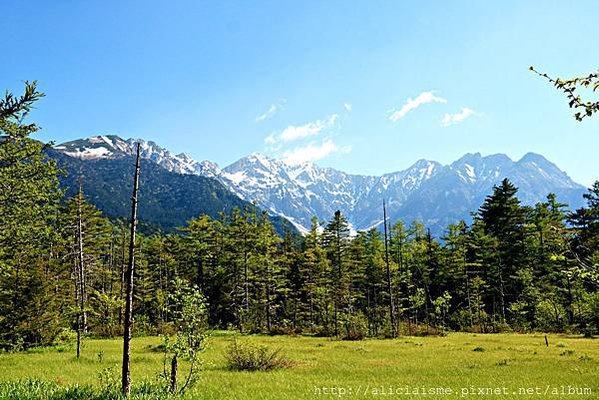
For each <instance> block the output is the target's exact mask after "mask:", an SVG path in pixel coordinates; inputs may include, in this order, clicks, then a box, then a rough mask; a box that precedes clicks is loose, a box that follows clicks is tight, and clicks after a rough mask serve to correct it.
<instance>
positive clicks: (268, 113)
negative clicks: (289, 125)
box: [254, 99, 287, 122]
mask: <svg viewBox="0 0 599 400" xmlns="http://www.w3.org/2000/svg"><path fill="white" fill-rule="evenodd" d="M286 101H287V100H285V99H281V100H279V101H278V102H277V103H274V104H271V105H270V107H269V108H268V110H267V111H266V112H265V113H264V114H262V115H259V116H257V117H256V119H255V120H254V121H255V122H262V121H266V120H267V119H271V118H272V117H274V116H275V114H276V113H277V112H279V111H280V110H282V109H283V105H284V104H285V102H286Z"/></svg>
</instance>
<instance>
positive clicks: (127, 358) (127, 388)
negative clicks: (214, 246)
mask: <svg viewBox="0 0 599 400" xmlns="http://www.w3.org/2000/svg"><path fill="white" fill-rule="evenodd" d="M139 152H140V144H139V143H137V156H136V158H135V176H134V178H133V195H132V197H131V238H130V241H129V262H128V264H127V271H126V273H125V281H126V297H125V326H124V329H123V371H122V390H123V394H124V395H125V397H129V395H130V393H131V371H130V366H131V365H130V364H131V332H132V322H133V321H132V320H133V268H134V267H135V232H136V230H137V201H138V198H137V194H138V193H137V192H138V188H139Z"/></svg>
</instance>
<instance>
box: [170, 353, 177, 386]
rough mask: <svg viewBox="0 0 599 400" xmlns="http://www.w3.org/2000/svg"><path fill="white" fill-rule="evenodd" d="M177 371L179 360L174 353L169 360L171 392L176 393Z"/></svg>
mask: <svg viewBox="0 0 599 400" xmlns="http://www.w3.org/2000/svg"><path fill="white" fill-rule="evenodd" d="M178 373H179V362H178V360H177V356H176V355H174V356H173V359H172V360H171V393H173V394H175V393H177V374H178Z"/></svg>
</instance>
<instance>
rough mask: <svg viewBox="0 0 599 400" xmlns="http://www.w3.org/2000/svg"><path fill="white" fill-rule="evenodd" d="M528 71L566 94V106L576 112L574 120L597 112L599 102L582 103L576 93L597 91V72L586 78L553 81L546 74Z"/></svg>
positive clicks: (598, 87) (556, 79) (579, 119)
mask: <svg viewBox="0 0 599 400" xmlns="http://www.w3.org/2000/svg"><path fill="white" fill-rule="evenodd" d="M529 70H531V71H532V72H534V73H536V74H537V75H539V76H541V77H543V78H545V79H547V80H548V81H549V82H551V83H552V84H553V86H555V87H556V88H557V89H558V90H561V91H563V92H564V93H565V94H566V97H567V98H568V100H569V103H568V105H569V106H570V108H574V109H576V110H577V112H576V113H575V114H574V118H576V120H577V121H582V119H583V118H584V117H590V116H592V115H593V114H594V113H596V112H599V101H584V100H583V99H582V98H581V96H580V95H579V94H578V93H577V92H576V90H577V89H579V88H584V89H588V88H592V89H593V92H595V91H597V89H599V71H597V72H594V73H590V74H589V75H587V76H581V77H576V78H572V79H561V78H555V79H554V78H552V77H550V76H549V75H547V74H546V73H541V72H539V71H537V70H536V69H535V68H534V67H532V66H531V67H530V68H529Z"/></svg>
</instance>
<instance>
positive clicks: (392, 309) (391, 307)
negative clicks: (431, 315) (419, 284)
mask: <svg viewBox="0 0 599 400" xmlns="http://www.w3.org/2000/svg"><path fill="white" fill-rule="evenodd" d="M383 225H384V226H385V267H386V272H387V292H388V295H389V322H390V323H391V335H392V336H393V337H396V336H397V325H396V323H395V306H394V303H393V287H392V284H391V265H390V264H389V244H388V239H387V207H386V206H385V200H383Z"/></svg>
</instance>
